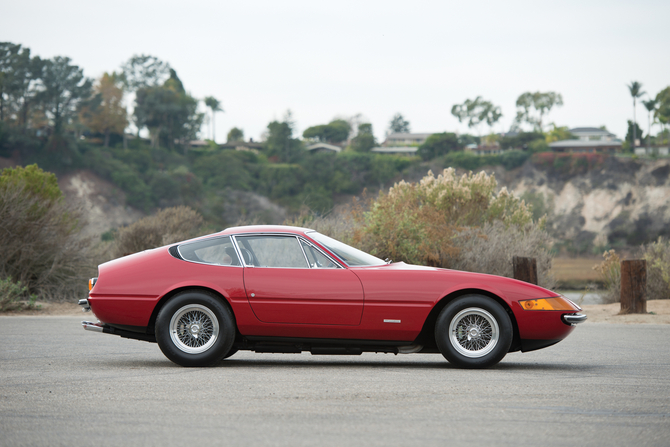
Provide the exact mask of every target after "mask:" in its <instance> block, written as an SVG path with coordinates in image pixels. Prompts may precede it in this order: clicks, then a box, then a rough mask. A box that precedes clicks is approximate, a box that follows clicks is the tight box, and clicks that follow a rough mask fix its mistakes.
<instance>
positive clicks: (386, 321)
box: [384, 318, 402, 323]
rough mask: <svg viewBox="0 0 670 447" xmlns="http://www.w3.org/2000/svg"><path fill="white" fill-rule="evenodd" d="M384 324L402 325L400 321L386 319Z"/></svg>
mask: <svg viewBox="0 0 670 447" xmlns="http://www.w3.org/2000/svg"><path fill="white" fill-rule="evenodd" d="M384 323H402V321H400V320H389V319H387V318H384Z"/></svg>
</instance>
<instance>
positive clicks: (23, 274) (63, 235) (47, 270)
mask: <svg viewBox="0 0 670 447" xmlns="http://www.w3.org/2000/svg"><path fill="white" fill-rule="evenodd" d="M83 224H84V214H83V213H82V212H81V211H80V210H78V209H75V208H73V207H71V206H70V205H68V204H67V203H66V202H65V200H64V199H63V195H62V193H61V191H60V189H59V188H58V183H57V181H56V176H55V175H53V174H51V173H48V172H44V171H42V170H41V169H40V168H38V167H37V165H31V166H27V167H25V168H22V167H18V168H15V169H5V170H3V171H2V172H1V173H0V235H1V236H0V250H1V252H2V256H1V257H0V278H9V277H11V278H14V279H15V280H16V281H17V282H21V283H22V284H24V286H25V287H27V289H28V291H29V292H30V293H32V294H37V295H39V296H40V297H41V298H43V299H65V298H70V299H71V298H72V297H74V296H77V295H78V294H81V293H84V292H85V283H86V278H87V277H88V276H89V274H90V273H91V272H90V255H89V246H90V240H89V239H86V238H81V237H80V235H79V233H80V229H81V228H82V226H83Z"/></svg>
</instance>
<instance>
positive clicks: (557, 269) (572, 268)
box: [551, 258, 603, 289]
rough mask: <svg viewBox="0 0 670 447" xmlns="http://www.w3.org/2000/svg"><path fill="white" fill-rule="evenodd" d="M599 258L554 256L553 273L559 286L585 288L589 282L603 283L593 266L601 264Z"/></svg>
mask: <svg viewBox="0 0 670 447" xmlns="http://www.w3.org/2000/svg"><path fill="white" fill-rule="evenodd" d="M600 262H601V260H600V259H597V258H554V260H553V262H552V265H551V273H553V274H554V276H555V277H556V281H557V282H558V286H559V287H561V288H564V289H583V288H584V287H586V286H587V285H588V284H598V285H602V282H603V280H602V278H601V276H600V274H599V273H598V272H596V271H595V270H593V266H594V265H596V264H599V263H600Z"/></svg>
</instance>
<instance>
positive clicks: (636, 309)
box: [619, 259, 647, 314]
mask: <svg viewBox="0 0 670 447" xmlns="http://www.w3.org/2000/svg"><path fill="white" fill-rule="evenodd" d="M646 313H647V261H645V260H644V259H632V260H628V261H621V311H620V312H619V314H646Z"/></svg>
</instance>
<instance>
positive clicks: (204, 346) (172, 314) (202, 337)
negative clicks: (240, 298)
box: [156, 291, 235, 366]
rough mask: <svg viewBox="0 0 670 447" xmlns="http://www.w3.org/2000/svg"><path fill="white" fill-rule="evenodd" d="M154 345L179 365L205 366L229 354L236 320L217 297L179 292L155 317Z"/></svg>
mask: <svg viewBox="0 0 670 447" xmlns="http://www.w3.org/2000/svg"><path fill="white" fill-rule="evenodd" d="M156 341H157V342H158V346H159V347H160V348H161V351H163V354H165V356H166V357H167V358H169V359H170V360H172V361H173V362H175V363H177V364H178V365H181V366H208V365H211V364H213V363H216V362H217V361H219V360H221V359H223V358H224V357H226V356H227V355H228V353H229V352H230V351H231V349H232V346H233V342H234V341H235V319H234V318H233V315H232V312H231V311H230V309H229V308H228V306H227V305H225V304H223V303H222V302H221V300H219V299H218V298H217V297H215V296H213V295H210V294H208V293H205V292H201V291H186V292H181V293H179V294H177V295H175V296H174V297H172V298H171V299H170V300H169V301H168V302H167V303H166V304H165V306H163V308H162V309H161V310H160V312H159V313H158V317H157V318H156ZM231 355H232V354H231Z"/></svg>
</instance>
